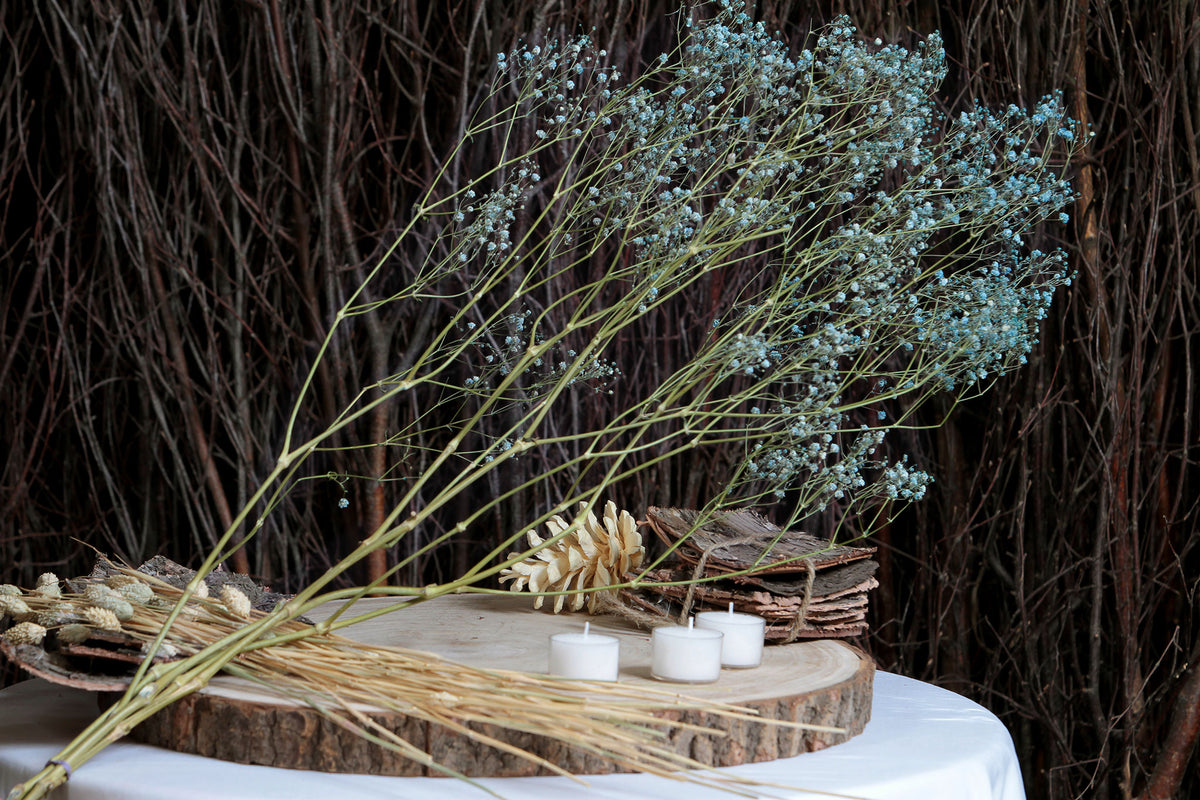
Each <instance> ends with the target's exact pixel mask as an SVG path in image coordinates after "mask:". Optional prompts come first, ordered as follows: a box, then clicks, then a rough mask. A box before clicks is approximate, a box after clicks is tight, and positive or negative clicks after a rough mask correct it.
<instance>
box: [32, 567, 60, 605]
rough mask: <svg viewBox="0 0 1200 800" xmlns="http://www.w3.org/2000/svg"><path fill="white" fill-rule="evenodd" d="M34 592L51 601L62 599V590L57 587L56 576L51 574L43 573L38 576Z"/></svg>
mask: <svg viewBox="0 0 1200 800" xmlns="http://www.w3.org/2000/svg"><path fill="white" fill-rule="evenodd" d="M34 591H35V592H37V593H38V594H40V595H41V596H42V597H47V598H51V599H56V598H59V597H62V589H60V588H59V586H58V576H57V575H55V574H54V573H53V572H43V573H42V574H41V575H38V579H37V588H36V589H34Z"/></svg>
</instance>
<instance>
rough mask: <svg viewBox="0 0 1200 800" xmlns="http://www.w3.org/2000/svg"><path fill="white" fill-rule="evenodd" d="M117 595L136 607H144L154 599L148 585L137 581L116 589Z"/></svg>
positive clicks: (152, 591)
mask: <svg viewBox="0 0 1200 800" xmlns="http://www.w3.org/2000/svg"><path fill="white" fill-rule="evenodd" d="M117 594H119V595H121V597H123V598H125V599H126V600H128V601H129V602H130V603H132V604H134V605H138V606H144V605H146V604H147V603H149V602H150V601H151V600H153V599H154V596H155V595H154V590H153V589H151V588H150V586H149V585H148V584H145V583H141V582H139V581H133V582H131V583H125V584H122V585H120V586H118V587H117Z"/></svg>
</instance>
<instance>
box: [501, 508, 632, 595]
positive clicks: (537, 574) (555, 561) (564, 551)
mask: <svg viewBox="0 0 1200 800" xmlns="http://www.w3.org/2000/svg"><path fill="white" fill-rule="evenodd" d="M579 507H580V510H581V511H582V510H583V509H584V508H586V504H585V503H580V504H579ZM570 527H571V526H570V524H568V523H567V522H564V521H563V518H562V517H559V516H557V515H556V516H554V517H551V518H550V521H549V522H547V523H546V529H547V530H549V531H550V536H549V537H548V538H547V539H543V538H542V537H540V536H538V535H537V533H535V532H534V531H529V532H528V533H527V534H525V535H526V537H527V538H528V539H529V546H530V547H538V546H540V545H543V544H544V543H545V542H547V541H549V539H553V538H555V537H556V536H559V535H560V534H562V533H563V532H564V531H566V530H567V529H568V528H570ZM645 553H646V548H644V547H642V535H641V534H640V533H638V529H637V522H636V521H635V520H634V518H633V516H632V515H631V514H630V513H629V512H628V511H621V512H620V513H618V512H617V506H616V504H615V503H613V502H612V501H611V500H610V501H608V502H607V503H605V505H604V523H603V524H601V523H600V521H599V520H597V519H596V515H595V514H594V513H592V512H591V511H589V512H588V514H587V519H586V520H584V522H583V524H582V525H581V526H580V527H579V528H576V529H575V530H573V531H570V532H568V533H567V534H566V535H565V536H563V537H562V538H561V539H559V540H558V541H556V542H552V543H550V544H546V545H545V546H543V547H542V549H541V550H538V551H537V552H536V553H534V554H533V555H531V556H530V557H529V558H527V559H525V560H524V561H521V562H519V563H517V564H514V565H513V566H511V567H508V568H506V569H504V570H503V571H501V573H500V582H501V583H505V582H507V581H512V582H513V583H512V586H510V587H509V588H510V589H511V590H512V591H514V592H519V591H521V590H522V589H524V588H525V587H526V586H528V587H529V591H531V592H568V591H581V590H584V589H591V588H594V587H598V586H607V585H609V584H611V583H615V582H619V581H620V580H621V579H622V576H624V575H625V573H626V572H629V571H631V570H634V569H637V568H638V567H639V566H640V565H641V563H642V557H643V556H644V555H645ZM513 555H516V554H515V553H514V554H513ZM510 557H511V556H510ZM544 599H545V598H543V597H539V598H537V600H536V602H534V604H533V607H534V608H541V606H542V601H543V600H544ZM566 599H567V595H559V596H558V598H557V599H556V600H555V601H554V613H555V614H557V613H558V612H559V611H562V608H563V604H564V602H565V601H566ZM584 600H585V595H583V594H577V595H574V596H573V597H571V610H572V611H578V610H579V609H581V608H583V603H584ZM599 601H600V593H599V592H592V593H591V594H590V596H589V597H587V602H588V611H592V612H594V611H595V610H596V606H597V604H598V603H599Z"/></svg>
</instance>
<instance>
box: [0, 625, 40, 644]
mask: <svg viewBox="0 0 1200 800" xmlns="http://www.w3.org/2000/svg"><path fill="white" fill-rule="evenodd" d="M0 635H3V636H4V638H5V639H7V640H8V641H10V642H12V643H13V644H41V643H42V640H43V639H45V638H46V629H45V628H43V627H42V626H41V625H38V624H37V623H36V622H18V623H17V624H16V625H13V626H12V627H11V628H9V629H8V630H6V631H5V632H4V633H3V634H0Z"/></svg>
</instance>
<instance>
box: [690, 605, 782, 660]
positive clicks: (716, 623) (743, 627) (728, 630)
mask: <svg viewBox="0 0 1200 800" xmlns="http://www.w3.org/2000/svg"><path fill="white" fill-rule="evenodd" d="M696 627H697V628H703V629H705V630H713V631H720V632H721V633H723V634H725V638H724V639H723V640H722V645H721V666H724V667H732V668H734V669H746V668H748V667H757V666H758V665H759V664H761V663H762V652H763V639H764V638H765V637H766V629H767V621H766V620H765V619H763V618H762V617H756V616H754V615H753V614H735V613H734V611H733V603H730V604H729V611H728V613H727V612H724V611H704V612H702V613H700V614H697V615H696Z"/></svg>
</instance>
